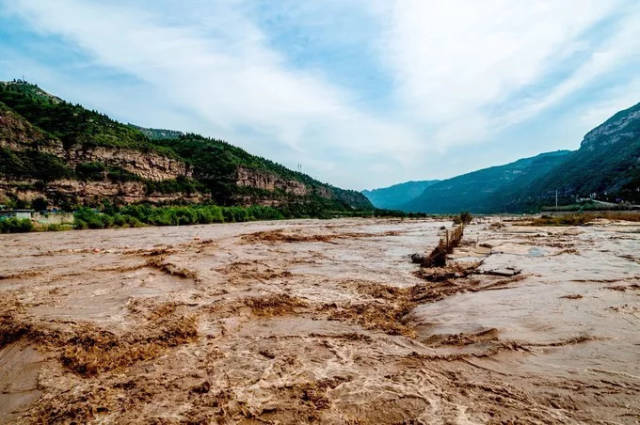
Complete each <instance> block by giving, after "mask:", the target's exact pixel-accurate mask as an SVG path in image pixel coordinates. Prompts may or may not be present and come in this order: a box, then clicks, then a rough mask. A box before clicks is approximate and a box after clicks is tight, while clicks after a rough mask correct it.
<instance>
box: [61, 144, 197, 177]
mask: <svg viewBox="0 0 640 425" xmlns="http://www.w3.org/2000/svg"><path fill="white" fill-rule="evenodd" d="M65 157H66V159H67V161H68V162H69V163H71V164H79V163H82V162H102V163H104V164H108V165H114V166H118V167H121V168H123V169H125V170H127V171H129V172H131V173H133V174H136V175H138V176H140V177H142V178H143V179H146V180H153V181H160V180H169V179H175V178H178V177H189V178H190V177H192V176H193V171H192V170H191V168H190V167H189V166H188V165H187V164H185V163H184V162H182V161H178V160H176V159H172V158H169V157H167V156H163V155H159V154H157V153H154V152H141V151H137V150H133V149H118V148H109V147H101V146H97V147H86V146H84V147H73V148H71V149H69V150H67V151H66V155H65Z"/></svg>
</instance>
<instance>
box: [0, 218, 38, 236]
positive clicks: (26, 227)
mask: <svg viewBox="0 0 640 425" xmlns="http://www.w3.org/2000/svg"><path fill="white" fill-rule="evenodd" d="M32 230H33V222H32V221H31V220H30V219H28V218H22V219H20V218H8V219H5V220H0V233H25V232H30V231H32Z"/></svg>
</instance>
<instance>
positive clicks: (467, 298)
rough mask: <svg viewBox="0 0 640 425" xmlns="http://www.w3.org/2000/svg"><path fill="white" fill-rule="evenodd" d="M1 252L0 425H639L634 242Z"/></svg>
mask: <svg viewBox="0 0 640 425" xmlns="http://www.w3.org/2000/svg"><path fill="white" fill-rule="evenodd" d="M443 225H446V226H447V227H448V228H451V223H446V222H442V221H435V220H419V221H413V220H412V221H401V220H392V219H388V220H373V219H369V220H365V219H344V220H330V221H316V220H306V221H278V222H269V223H246V224H229V225H210V226H190V227H165V228H152V227H149V228H138V229H121V230H95V231H92V230H88V231H75V232H64V233H38V234H25V235H2V236H0V245H1V246H2V247H3V249H2V250H1V251H0V424H13V423H17V424H72V423H76V424H82V423H95V424H98V423H99V424H138V423H139V424H209V423H211V424H214V423H228V424H233V423H238V424H304V423H328V424H351V425H355V424H475V423H478V424H480V423H499V424H511V423H513V424H516V423H518V424H519V423H532V424H533V423H535V424H539V423H548V424H551V423H594V424H637V423H639V422H640V262H639V260H638V252H640V225H638V224H632V223H625V222H607V221H599V222H597V223H596V224H594V225H591V226H585V227H555V226H554V227H532V226H519V225H518V223H517V222H515V221H509V220H502V221H500V219H497V218H491V219H483V220H480V221H479V222H474V223H473V224H471V225H469V226H467V227H466V228H465V232H464V238H463V240H462V243H461V244H460V246H459V247H457V248H456V249H455V250H454V252H453V253H452V254H451V255H450V258H449V260H448V261H447V265H446V266H445V267H436V268H424V267H420V266H419V265H417V264H413V263H412V262H411V260H410V255H411V254H413V253H416V252H418V253H429V252H430V251H431V250H432V249H433V247H435V246H436V245H437V244H438V241H439V239H440V237H442V234H443V230H442V229H441V227H442V226H443Z"/></svg>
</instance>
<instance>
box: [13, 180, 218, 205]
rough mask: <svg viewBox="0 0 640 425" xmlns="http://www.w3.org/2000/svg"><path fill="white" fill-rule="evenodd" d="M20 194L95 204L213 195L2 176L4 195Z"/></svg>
mask: <svg viewBox="0 0 640 425" xmlns="http://www.w3.org/2000/svg"><path fill="white" fill-rule="evenodd" d="M6 197H17V198H18V199H22V200H24V201H27V202H31V201H33V200H34V199H36V198H46V199H49V200H50V201H52V202H53V203H54V204H57V203H59V202H60V200H67V201H68V202H69V203H71V204H84V205H94V204H99V203H100V202H101V201H103V200H109V201H112V202H113V201H116V200H117V201H118V202H121V203H125V204H132V203H140V202H151V203H154V204H162V203H168V202H174V201H185V202H189V203H199V202H204V201H207V200H209V199H210V197H209V195H208V194H203V193H184V192H175V193H160V192H151V193H148V192H147V189H146V186H145V184H144V183H142V182H138V181H128V182H111V181H79V180H70V179H64V180H54V181H51V182H47V183H46V184H45V185H42V184H40V182H39V181H37V180H5V179H0V198H6Z"/></svg>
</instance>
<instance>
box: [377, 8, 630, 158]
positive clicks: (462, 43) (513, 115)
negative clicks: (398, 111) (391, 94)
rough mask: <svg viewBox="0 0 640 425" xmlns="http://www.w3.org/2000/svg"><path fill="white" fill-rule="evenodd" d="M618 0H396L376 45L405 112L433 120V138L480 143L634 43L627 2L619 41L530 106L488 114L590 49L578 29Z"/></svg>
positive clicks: (612, 60)
mask: <svg viewBox="0 0 640 425" xmlns="http://www.w3.org/2000/svg"><path fill="white" fill-rule="evenodd" d="M621 6H622V4H621V2H615V1H612V2H603V1H599V0H590V1H579V2H576V1H560V2H558V1H512V0H493V1H482V2H473V1H463V0H453V1H447V2H430V1H421V0H413V1H411V0H409V1H397V2H395V3H394V5H393V7H391V9H390V10H389V11H388V12H387V13H390V15H391V20H390V25H389V27H388V31H387V34H386V39H385V43H383V44H382V52H383V55H384V56H385V57H386V59H387V63H388V66H389V67H390V68H391V69H392V70H393V73H394V75H395V83H396V87H397V96H398V98H399V99H400V103H401V104H402V105H404V107H405V109H406V113H407V116H409V117H410V118H411V119H413V120H416V121H423V120H427V121H429V122H431V123H433V124H434V126H435V128H436V132H435V133H434V136H435V137H434V142H435V143H437V144H442V145H444V146H451V145H452V144H455V143H469V142H473V141H474V139H475V141H482V140H484V139H485V138H486V136H487V134H488V133H490V132H491V131H492V129H495V127H496V126H503V125H505V122H508V123H510V124H514V123H517V122H519V121H521V120H523V119H525V118H527V117H529V116H531V115H533V114H534V113H535V112H538V111H540V110H541V109H542V108H544V107H547V106H549V105H550V104H552V103H553V102H555V101H557V100H559V99H561V98H562V97H563V96H565V95H567V94H568V93H571V92H572V91H575V90H577V89H579V88H580V87H582V85H583V84H584V83H585V82H587V81H589V79H590V78H593V77H595V76H597V75H599V74H601V73H603V72H606V71H607V70H608V69H610V68H611V67H612V66H613V65H614V64H615V63H616V62H617V61H620V60H621V59H622V58H624V57H625V56H627V57H628V56H630V55H632V54H633V52H634V51H638V49H637V47H638V40H640V37H638V35H637V32H638V31H637V30H638V25H637V22H638V19H639V17H640V13H638V10H637V8H636V10H633V11H630V12H633V13H631V16H629V18H628V19H627V20H626V21H625V22H623V24H624V26H623V27H622V28H621V29H620V32H621V34H618V35H617V37H616V38H618V39H624V44H623V45H616V44H615V43H610V47H611V50H607V51H604V52H602V53H596V54H595V55H594V56H593V57H592V58H591V60H589V61H588V63H587V64H585V65H583V66H582V68H581V69H580V70H579V71H578V72H576V73H575V74H574V75H573V76H572V77H570V78H569V79H568V80H566V81H562V82H561V84H560V86H559V87H557V88H555V89H552V91H551V93H550V94H546V93H545V94H544V96H543V98H544V99H543V101H540V100H539V99H536V102H534V103H538V104H539V107H538V108H537V109H533V108H536V107H535V106H533V107H532V105H531V104H530V103H524V105H522V106H521V105H518V102H515V103H514V105H513V106H515V107H516V108H517V109H516V110H509V111H508V113H507V114H506V115H507V116H503V115H502V114H500V113H496V107H499V106H500V105H501V102H504V101H506V100H508V99H509V98H510V96H512V95H513V94H514V93H517V92H518V91H519V90H522V89H524V88H526V87H528V86H532V85H535V84H536V83H539V82H540V81H542V80H544V78H545V77H546V75H547V74H548V73H549V71H550V70H553V69H555V68H556V67H557V66H558V65H560V64H562V63H563V61H565V60H567V59H568V58H569V57H570V56H571V55H572V54H574V53H576V52H577V51H580V50H583V49H589V48H592V46H589V45H588V43H585V41H584V39H583V37H584V35H585V32H586V31H588V30H589V28H590V27H591V26H593V25H594V24H596V23H597V22H598V21H599V20H601V19H603V18H604V17H607V16H609V15H611V14H612V13H614V12H617V11H619V10H620V8H621ZM634 33H635V34H634ZM634 36H635V38H634ZM632 40H635V42H634V43H631V42H632ZM630 47H635V50H634V49H629V48H630ZM596 62H597V63H596ZM520 107H521V108H522V109H523V110H522V111H521V110H519V108H520ZM505 119H506V120H505ZM465 122H471V123H472V125H470V126H466V124H465ZM460 126H463V128H460ZM465 127H466V128H465ZM474 128H475V129H476V130H477V132H478V133H477V135H476V136H475V137H474V135H473V131H472V130H473V129H474Z"/></svg>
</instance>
